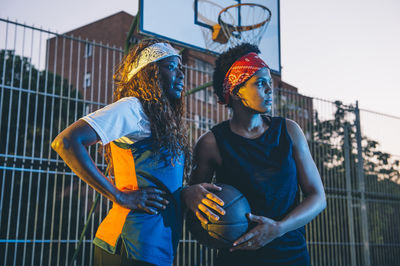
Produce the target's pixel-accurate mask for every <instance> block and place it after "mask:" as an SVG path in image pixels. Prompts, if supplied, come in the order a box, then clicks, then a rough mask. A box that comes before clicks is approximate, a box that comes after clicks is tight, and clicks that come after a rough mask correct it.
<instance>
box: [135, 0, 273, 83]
mask: <svg viewBox="0 0 400 266" xmlns="http://www.w3.org/2000/svg"><path fill="white" fill-rule="evenodd" d="M240 2H241V3H256V4H261V5H264V6H266V7H267V8H268V9H269V10H270V11H271V13H272V16H271V20H270V22H269V25H268V28H267V30H266V32H265V33H264V35H263V37H262V39H261V42H260V44H259V48H260V50H261V57H262V58H263V59H264V60H265V61H266V62H267V64H268V65H269V66H270V68H271V70H272V71H273V72H274V73H275V74H278V75H280V72H281V62H280V61H281V60H280V23H279V21H280V20H279V0H250V1H246V0H241V1H240ZM237 3H238V1H237V0H218V1H211V0H140V1H139V15H140V23H139V30H140V32H142V33H144V34H146V35H151V36H155V37H158V38H161V39H166V40H169V41H170V42H174V43H177V44H180V45H183V46H187V47H190V48H194V49H198V50H201V51H210V52H213V53H218V52H219V51H218V50H217V49H214V48H213V47H210V46H212V45H210V42H212V41H211V39H209V38H208V44H207V41H206V40H205V39H207V38H205V32H209V33H211V30H210V29H209V27H210V26H212V25H211V24H216V21H217V17H218V13H219V11H220V10H221V9H222V8H224V7H227V6H230V5H235V4H237ZM244 15H246V14H243V15H242V16H244ZM216 45H218V44H216Z"/></svg>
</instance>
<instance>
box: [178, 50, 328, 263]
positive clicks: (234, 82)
mask: <svg viewBox="0 0 400 266" xmlns="http://www.w3.org/2000/svg"><path fill="white" fill-rule="evenodd" d="M259 53H260V51H259V49H258V48H257V47H256V46H254V45H250V44H241V45H239V46H236V47H234V48H231V49H230V50H228V51H227V52H225V53H222V54H221V55H220V56H219V57H218V59H217V61H216V67H215V70H214V77H213V86H214V92H215V93H216V95H217V96H218V98H219V101H220V103H222V104H225V105H226V106H227V107H229V108H231V110H232V113H233V115H232V118H230V119H229V120H228V121H224V122H222V123H220V124H218V125H216V126H214V127H213V128H212V129H211V130H210V131H209V132H207V133H205V134H204V135H203V136H201V137H200V138H199V140H198V141H197V144H196V146H195V149H194V167H193V171H192V173H191V178H190V184H191V186H189V187H187V188H185V189H184V190H183V193H182V195H183V199H184V201H185V203H186V205H187V206H188V208H189V209H190V210H191V211H193V212H194V213H195V214H196V216H197V218H198V219H199V220H200V221H202V222H203V223H207V222H208V219H210V218H214V219H218V218H219V216H221V215H223V214H224V211H223V209H222V208H221V206H223V201H222V200H221V199H219V198H218V197H216V196H215V195H214V194H213V193H212V189H209V186H210V184H209V183H210V182H211V180H212V178H213V176H214V174H215V177H216V181H217V182H218V183H225V184H229V185H232V186H234V187H236V188H237V189H238V190H240V191H241V192H242V193H243V194H244V196H245V197H246V198H247V199H248V201H249V203H250V206H251V210H252V211H251V213H248V214H246V215H247V218H248V220H249V222H250V224H251V229H250V230H249V231H248V232H247V233H246V234H244V235H243V236H241V237H240V238H239V239H237V240H236V241H235V242H234V243H232V247H231V248H229V249H227V250H219V253H218V256H217V265H309V263H310V262H309V255H308V251H307V246H306V241H305V238H304V233H305V232H304V225H306V224H307V223H309V222H310V221H311V220H312V219H313V218H314V217H315V216H317V215H318V214H319V213H320V212H321V211H322V210H323V209H324V208H325V206H326V200H325V192H324V189H323V185H322V182H321V178H320V175H319V173H318V170H317V167H316V165H315V163H314V161H313V159H312V157H311V154H310V151H309V148H308V145H307V141H306V138H305V137H304V134H303V132H302V130H301V129H300V127H299V126H298V125H297V124H296V122H294V121H292V120H290V119H286V118H282V117H271V116H269V115H266V113H270V111H271V108H272V102H273V99H272V96H273V93H272V79H271V74H270V69H269V67H268V65H267V64H266V63H265V62H264V61H263V60H262V59H261V58H260V57H259V56H258V54H259ZM298 187H300V189H301V191H302V192H303V194H304V200H302V202H300V203H299V202H298V200H297V199H298V197H297V196H298V193H299V191H298Z"/></svg>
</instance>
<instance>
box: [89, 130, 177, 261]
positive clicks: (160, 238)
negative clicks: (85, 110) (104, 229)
mask: <svg viewBox="0 0 400 266" xmlns="http://www.w3.org/2000/svg"><path fill="white" fill-rule="evenodd" d="M111 148H112V149H111V150H112V158H113V162H115V160H118V158H116V157H118V156H116V157H114V153H113V150H114V151H115V150H120V151H122V153H123V152H124V151H126V154H125V156H124V158H121V157H120V158H119V160H120V161H121V160H126V157H130V156H131V157H132V158H131V160H127V163H126V166H125V167H127V168H129V167H132V168H131V169H132V171H135V172H136V180H131V183H134V185H133V187H137V188H139V189H140V188H144V187H157V188H159V189H161V190H167V191H168V194H169V197H170V198H168V200H169V202H170V203H169V204H168V205H167V208H166V209H165V210H163V211H160V212H159V213H158V214H148V213H145V212H143V211H129V213H127V215H126V216H125V221H124V223H123V226H122V228H121V230H120V231H119V232H118V234H119V236H118V237H119V239H121V240H122V241H124V244H125V247H126V249H127V250H126V251H127V255H128V258H130V259H136V260H141V261H146V262H149V263H153V264H156V265H171V264H172V263H173V259H174V256H175V253H176V248H177V245H178V243H179V239H180V237H181V232H182V211H181V200H180V189H181V187H182V181H183V167H184V158H183V155H181V156H179V158H171V156H170V155H169V153H168V152H167V151H166V150H165V149H161V151H160V154H155V153H154V152H153V150H152V148H153V147H152V137H148V138H145V139H143V140H140V141H138V142H136V143H134V144H131V145H129V144H122V143H116V142H113V143H112V146H111ZM116 154H118V152H116ZM120 161H119V163H120ZM128 162H131V163H134V166H129V165H128V164H129V163H128ZM115 167H116V164H115V163H114V168H115ZM120 167H123V166H120ZM115 178H116V182H118V180H117V178H118V177H117V175H116V176H115ZM125 186H127V184H125ZM117 187H118V184H117ZM114 205H115V204H114ZM109 215H112V214H111V211H110V213H109ZM106 219H107V218H106ZM108 227H110V226H108ZM99 230H100V228H99ZM108 230H110V229H108ZM114 230H115V229H114ZM114 233H115V232H114ZM104 239H105V238H104V237H103V239H102V238H101V237H100V236H99V232H98V234H97V235H96V238H95V239H94V243H95V244H96V245H98V246H100V247H102V248H104V249H106V250H108V251H109V252H111V253H115V246H116V245H110V243H107V242H106V241H105V240H104Z"/></svg>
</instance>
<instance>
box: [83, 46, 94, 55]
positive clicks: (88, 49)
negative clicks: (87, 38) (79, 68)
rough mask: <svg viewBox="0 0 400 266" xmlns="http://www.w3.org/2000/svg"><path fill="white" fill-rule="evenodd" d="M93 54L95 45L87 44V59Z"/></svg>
mask: <svg viewBox="0 0 400 266" xmlns="http://www.w3.org/2000/svg"><path fill="white" fill-rule="evenodd" d="M92 54H93V45H92V44H91V43H86V44H85V57H89V56H92Z"/></svg>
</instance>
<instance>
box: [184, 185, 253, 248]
mask: <svg viewBox="0 0 400 266" xmlns="http://www.w3.org/2000/svg"><path fill="white" fill-rule="evenodd" d="M216 185H217V186H220V187H221V188H222V190H221V191H215V192H214V191H213V193H214V194H215V195H217V196H218V197H219V198H220V199H222V200H223V201H224V203H225V204H224V206H222V208H223V209H224V210H225V215H220V219H219V220H215V219H211V221H210V220H209V222H208V224H204V223H201V222H200V221H199V220H198V219H197V217H196V215H195V214H194V213H193V212H191V211H189V212H188V215H187V217H186V223H187V227H188V229H189V231H190V232H191V233H192V235H193V237H194V238H195V239H196V240H197V241H198V242H199V243H200V244H203V245H206V246H207V247H209V248H228V247H231V246H232V244H233V242H234V241H235V240H237V239H238V238H239V237H240V236H242V235H243V234H244V233H245V232H246V231H247V229H248V228H249V222H248V220H247V218H246V213H250V212H251V211H250V205H249V203H248V201H247V199H246V198H245V197H244V196H243V194H242V193H241V192H240V191H239V190H237V189H236V188H234V187H232V186H230V185H226V184H216Z"/></svg>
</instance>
